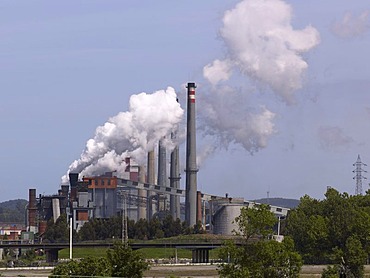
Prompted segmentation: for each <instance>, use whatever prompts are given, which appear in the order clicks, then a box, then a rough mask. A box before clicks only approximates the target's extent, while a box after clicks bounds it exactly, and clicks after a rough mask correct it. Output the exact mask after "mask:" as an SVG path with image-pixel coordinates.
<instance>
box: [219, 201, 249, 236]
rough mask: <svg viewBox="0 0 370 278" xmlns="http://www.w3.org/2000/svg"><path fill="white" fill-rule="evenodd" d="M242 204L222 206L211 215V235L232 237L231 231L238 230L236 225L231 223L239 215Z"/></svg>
mask: <svg viewBox="0 0 370 278" xmlns="http://www.w3.org/2000/svg"><path fill="white" fill-rule="evenodd" d="M242 207H244V205H242V204H233V203H230V204H223V205H220V207H219V209H218V210H217V211H216V213H215V214H214V215H213V233H214V234H216V235H233V230H237V229H238V225H237V224H236V223H233V222H234V221H235V218H236V217H238V216H239V215H240V209H241V208H242Z"/></svg>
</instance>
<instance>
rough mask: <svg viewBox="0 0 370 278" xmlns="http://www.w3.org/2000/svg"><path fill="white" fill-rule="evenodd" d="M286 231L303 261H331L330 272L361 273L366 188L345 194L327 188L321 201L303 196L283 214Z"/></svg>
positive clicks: (368, 207) (369, 202)
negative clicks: (358, 191) (287, 213)
mask: <svg viewBox="0 0 370 278" xmlns="http://www.w3.org/2000/svg"><path fill="white" fill-rule="evenodd" d="M286 234H288V235H290V236H291V237H292V238H293V240H294V242H295V245H296V248H297V250H298V252H299V253H300V254H301V255H302V257H303V259H304V262H305V263H306V264H333V265H334V266H333V267H331V268H328V269H327V270H326V271H325V272H324V273H323V275H325V276H323V277H334V276H330V275H331V274H332V273H333V272H335V273H336V275H339V274H338V273H339V272H341V273H345V274H346V275H347V276H346V277H356V278H359V277H363V272H364V264H365V263H366V259H367V257H368V255H369V253H370V240H369V239H370V192H369V191H368V192H367V193H366V195H363V196H362V195H355V196H349V195H348V194H347V193H343V194H341V193H339V192H338V191H336V190H335V189H333V188H329V189H328V190H327V192H326V194H325V199H324V200H322V201H319V200H316V199H313V198H310V197H309V196H307V195H306V196H304V197H302V198H301V202H300V204H299V206H298V207H297V208H296V209H294V210H292V211H291V212H290V214H289V217H288V218H287V223H286Z"/></svg>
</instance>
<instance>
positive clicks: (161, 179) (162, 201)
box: [157, 140, 167, 211]
mask: <svg viewBox="0 0 370 278" xmlns="http://www.w3.org/2000/svg"><path fill="white" fill-rule="evenodd" d="M157 179H158V180H157V184H158V185H161V186H167V158H166V147H165V146H163V141H162V140H159V146H158V177H157ZM166 197H167V196H165V195H163V194H158V211H165V210H166V199H167V198H166Z"/></svg>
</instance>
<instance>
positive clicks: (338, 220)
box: [45, 188, 370, 278]
mask: <svg viewBox="0 0 370 278" xmlns="http://www.w3.org/2000/svg"><path fill="white" fill-rule="evenodd" d="M58 221H59V219H58ZM58 221H57V222H56V223H55V226H57V225H58ZM60 221H62V220H60ZM121 222H122V219H121V217H114V218H111V219H105V220H103V219H100V220H98V219H95V220H91V221H89V222H88V223H86V224H85V225H84V227H82V228H81V230H80V231H79V233H78V236H77V237H76V238H78V239H80V240H88V239H89V240H92V239H95V240H98V239H106V238H112V237H116V238H119V237H120V235H121V227H122V224H121ZM276 222H277V219H276V217H275V216H274V214H273V213H272V212H271V211H270V208H269V206H268V205H258V206H255V207H253V208H242V209H241V213H240V215H239V216H238V217H237V218H236V219H235V223H236V224H237V226H238V229H237V230H236V231H234V234H235V235H237V236H239V238H242V244H241V245H236V244H235V243H234V242H232V241H231V242H227V244H225V246H224V247H223V248H222V249H221V251H220V257H221V258H222V259H223V261H224V263H222V264H221V265H220V268H219V273H220V277H299V271H300V268H301V266H302V264H316V265H320V264H323V265H329V267H327V268H326V269H325V270H324V271H323V273H322V277H323V278H335V277H346V278H361V277H364V265H365V264H366V263H367V262H368V259H369V254H370V190H369V191H367V192H366V194H365V195H349V194H348V193H340V192H338V191H337V190H335V189H333V188H328V190H327V192H326V193H325V198H324V199H323V200H318V199H314V198H311V197H310V196H308V195H305V196H303V197H302V198H301V199H300V204H299V205H298V207H297V208H295V209H292V210H291V211H290V212H289V213H288V216H287V218H286V219H285V220H284V222H283V223H282V225H283V227H282V230H281V232H282V234H284V240H283V242H277V241H275V240H274V237H273V233H274V232H273V227H274V226H275V225H276ZM56 230H58V228H57V227H55V232H54V234H53V236H54V238H57V237H58V236H60V234H58V233H59V231H58V232H57V231H56ZM196 232H200V230H198V229H197V227H192V228H191V229H190V228H189V227H187V226H186V225H184V223H181V221H179V220H172V218H171V217H168V218H164V219H162V220H160V219H158V218H154V219H152V220H151V221H149V222H147V221H146V220H139V221H137V222H134V221H129V222H128V233H129V238H132V239H155V238H162V237H170V236H174V235H178V234H186V233H196ZM45 235H46V234H45ZM67 235H68V233H67ZM66 238H68V237H66Z"/></svg>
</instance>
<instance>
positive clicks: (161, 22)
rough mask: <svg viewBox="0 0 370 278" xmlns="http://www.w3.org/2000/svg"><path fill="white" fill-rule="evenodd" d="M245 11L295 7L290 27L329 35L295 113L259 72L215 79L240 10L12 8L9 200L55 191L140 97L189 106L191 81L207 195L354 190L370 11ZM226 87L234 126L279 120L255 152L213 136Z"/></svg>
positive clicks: (364, 131) (5, 71)
mask: <svg viewBox="0 0 370 278" xmlns="http://www.w3.org/2000/svg"><path fill="white" fill-rule="evenodd" d="M245 2H248V3H249V4H250V3H254V2H255V3H258V2H261V3H267V4H271V5H275V4H276V3H280V4H281V3H286V4H287V5H289V6H290V7H291V9H292V14H291V16H292V18H291V21H290V22H289V26H292V28H293V29H295V30H304V29H305V28H307V26H311V27H312V28H313V29H315V30H316V32H317V34H319V39H318V41H317V43H316V44H315V45H314V46H312V47H310V49H308V50H307V51H304V52H302V53H299V57H301V59H302V61H304V62H306V63H307V68H306V69H305V70H304V72H303V74H302V76H301V85H302V86H301V88H298V89H295V90H294V91H292V92H290V93H291V94H292V95H293V96H294V97H293V98H294V101H293V103H288V102H287V101H284V99H283V97H282V95H281V94H280V93H279V92H276V91H274V88H273V87H272V85H271V83H268V82H266V80H263V79H261V78H259V77H258V74H254V73H253V72H252V73H251V72H248V68H243V67H240V68H234V69H233V72H234V73H235V72H236V73H237V74H236V75H234V76H233V77H232V78H230V79H229V80H227V81H221V85H220V84H218V85H217V86H220V87H217V86H214V84H213V85H212V84H210V82H209V81H208V80H207V78H205V77H204V76H203V68H204V67H205V66H206V65H209V64H211V63H212V61H214V60H216V59H219V60H225V59H227V58H230V57H233V59H236V58H235V57H236V56H237V55H236V54H235V52H233V50H232V49H231V48H230V45H231V44H230V42H228V41H227V40H226V39H225V32H226V31H225V32H224V33H223V32H222V30H223V28H224V27H225V26H224V21H223V19H224V15H225V12H226V11H230V10H233V9H235V7H236V5H237V4H238V3H239V1H218V0H212V1H208V0H205V1H176V2H174V1H156V2H152V1H59V2H56V1H53V2H50V1H32V0H28V1H11V0H9V1H1V2H0V80H1V82H0V88H1V93H0V123H1V127H2V131H1V136H0V154H1V159H0V166H1V167H0V174H1V177H2V179H1V183H0V184H1V189H2V190H1V195H0V201H5V200H9V199H17V198H27V196H28V188H36V189H37V192H38V193H40V194H53V193H56V192H57V190H58V189H59V186H60V182H61V177H62V176H63V175H64V174H65V173H66V172H67V170H68V168H69V166H70V164H71V163H72V162H73V161H74V160H76V159H78V158H79V157H80V154H81V152H82V151H83V150H84V148H85V145H86V141H87V140H88V139H90V138H93V137H94V134H95V129H96V128H97V127H98V126H101V125H103V124H104V123H105V122H106V121H107V120H108V119H109V118H110V117H113V116H115V115H117V114H118V113H119V112H124V111H127V110H128V109H129V99H130V96H131V95H133V94H139V93H141V92H146V93H153V92H155V91H158V90H165V89H166V88H167V87H168V86H171V87H173V88H174V89H175V90H176V92H178V95H179V98H180V104H181V107H182V108H183V109H186V105H185V88H184V84H186V82H188V81H194V82H196V83H197V84H198V88H197V95H198V100H197V111H198V113H199V123H198V126H199V131H198V133H197V136H198V139H199V142H198V154H200V156H201V154H205V153H207V156H206V155H204V157H202V160H201V163H200V164H199V172H198V188H199V189H200V190H201V191H203V192H206V193H210V194H217V195H223V194H225V193H226V192H227V193H229V195H231V196H235V197H244V198H246V199H255V198H262V197H266V196H267V191H269V195H270V197H286V198H300V197H301V196H303V195H304V194H308V195H310V196H312V197H315V198H323V194H324V193H325V190H326V186H328V185H330V186H333V187H335V188H337V189H338V190H339V191H346V192H348V193H350V194H353V193H354V191H355V181H354V180H353V179H352V177H353V176H354V174H353V173H352V170H354V167H353V166H352V164H353V163H354V162H355V161H356V159H357V155H358V154H360V155H361V158H362V160H363V162H365V163H369V165H370V145H369V142H370V128H369V122H370V96H369V93H370V92H369V91H370V66H369V62H368V57H369V49H370V29H369V27H370V15H369V14H370V8H369V5H368V3H367V1H365V0H358V1H345V0H336V1H334V0H328V1H324V2H322V1H318V0H312V1H293V0H292V1H285V2H282V1H278V0H269V1H262V0H255V1H252V0H249V1H245ZM245 16H246V17H248V14H246V15H245ZM258 20H261V22H264V21H265V20H264V19H263V18H258V17H257V18H256V19H255V21H253V22H252V23H250V25H249V27H250V29H249V30H259V29H261V28H262V27H261V25H259V24H258ZM240 24H242V23H240ZM240 26H241V25H240ZM224 29H225V28H224ZM235 29H238V28H234V29H233V30H235ZM243 31H244V29H243V28H240V36H244V33H243ZM262 48H263V47H262ZM234 50H235V49H234ZM247 53H249V52H247ZM261 55H264V53H262V54H261ZM261 57H262V56H261ZM235 64H238V65H240V63H238V62H235V60H234V65H235ZM256 76H257V77H256ZM280 81H281V80H280ZM282 81H283V82H282V83H283V84H284V82H285V81H284V80H282ZM226 86H227V88H228V89H227V90H226V91H223V92H224V95H223V97H224V100H226V101H225V102H224V103H223V104H222V105H221V106H220V107H221V108H222V110H221V111H223V115H224V116H225V119H226V120H227V121H228V122H230V121H235V123H236V122H237V121H238V118H237V117H239V116H240V117H239V119H240V120H241V121H243V120H245V119H246V120H247V121H248V117H247V118H245V115H244V114H243V111H244V112H251V111H252V112H253V113H256V114H258V113H262V112H263V111H266V110H268V111H270V112H271V113H273V115H274V117H273V119H270V122H269V123H272V124H273V128H272V127H271V126H270V128H271V129H270V130H267V129H266V130H262V131H266V132H267V133H265V134H264V137H263V138H259V139H261V140H262V139H263V140H262V141H263V142H262V141H259V142H258V144H257V145H255V146H256V147H255V149H254V150H253V151H251V148H249V147H248V146H247V147H246V145H245V142H246V141H243V142H244V145H243V144H241V143H240V141H239V143H238V141H235V140H234V139H235V137H233V136H235V134H231V135H230V133H228V132H229V131H230V130H227V131H225V133H223V132H224V131H223V130H221V129H218V128H222V126H221V127H220V126H217V127H216V126H214V127H215V128H213V129H212V130H209V129H208V133H207V134H208V135H207V136H205V134H206V133H205V132H204V131H205V130H207V128H205V127H207V126H208V127H209V126H211V124H210V122H209V118H207V117H209V114H207V111H208V110H207V109H206V108H207V105H208V103H213V104H214V103H216V101H218V100H219V99H217V97H220V95H217V93H215V92H220V91H221V90H225V87H226ZM245 92H246V93H245ZM216 96H217V97H216ZM262 107H263V108H262ZM263 109H266V110H263ZM252 112H251V113H252ZM230 115H233V118H230V120H228V118H226V116H230ZM217 119H221V116H220V115H218V118H217ZM216 122H217V121H216ZM213 124H214V122H213ZM245 125H248V123H246V124H245ZM223 127H225V126H223ZM236 127H237V128H239V129H240V126H238V125H236ZM262 127H263V126H262ZM262 127H261V128H262ZM248 130H249V129H248ZM252 130H253V131H255V129H252ZM237 131H238V130H237ZM249 131H250V130H249ZM259 131H261V130H259ZM269 131H271V132H269ZM210 133H213V135H212V136H210V135H209V134H210ZM220 134H223V136H222V137H220V136H219V135H220ZM248 134H250V133H248ZM248 134H246V135H245V134H244V135H243V140H247V141H248V139H249V137H248V136H249V135H248ZM250 140H252V141H253V140H254V139H253V138H252V139H250ZM233 142H234V143H233ZM235 142H236V143H235ZM253 142H254V141H253ZM209 149H211V150H212V152H207V150H209ZM252 152H253V154H251V153H252ZM180 155H181V156H182V157H184V151H183V147H182V153H180ZM182 159H184V158H182ZM182 163H183V164H184V162H182ZM365 169H366V167H365ZM365 175H366V174H365ZM183 177H184V175H183ZM184 182H185V181H184V179H183V180H182V186H184ZM363 188H364V190H367V189H368V181H364V184H363Z"/></svg>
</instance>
